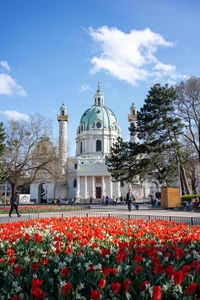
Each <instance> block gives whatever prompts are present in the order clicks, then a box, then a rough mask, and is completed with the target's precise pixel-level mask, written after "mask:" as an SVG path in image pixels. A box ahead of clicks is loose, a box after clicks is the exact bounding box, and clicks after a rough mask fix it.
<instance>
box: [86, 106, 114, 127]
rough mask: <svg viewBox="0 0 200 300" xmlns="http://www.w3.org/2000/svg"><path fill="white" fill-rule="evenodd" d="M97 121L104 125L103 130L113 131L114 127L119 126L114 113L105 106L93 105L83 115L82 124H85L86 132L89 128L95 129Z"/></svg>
mask: <svg viewBox="0 0 200 300" xmlns="http://www.w3.org/2000/svg"><path fill="white" fill-rule="evenodd" d="M96 121H100V122H101V123H102V126H101V128H102V127H104V128H107V129H113V128H112V127H113V126H114V125H116V124H118V122H117V118H116V116H115V114H114V112H113V111H112V110H111V109H109V108H108V107H106V106H104V105H99V106H98V105H93V106H92V107H91V108H89V109H87V110H86V111H85V112H84V114H83V115H82V117H81V120H80V123H81V124H84V130H88V129H89V128H95V123H96Z"/></svg>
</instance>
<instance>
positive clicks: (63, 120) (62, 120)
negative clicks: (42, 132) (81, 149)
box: [57, 103, 69, 175]
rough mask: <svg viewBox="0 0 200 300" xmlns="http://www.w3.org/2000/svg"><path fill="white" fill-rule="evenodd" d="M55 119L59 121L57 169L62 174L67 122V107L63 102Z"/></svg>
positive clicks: (65, 152)
mask: <svg viewBox="0 0 200 300" xmlns="http://www.w3.org/2000/svg"><path fill="white" fill-rule="evenodd" d="M57 120H58V122H59V153H58V155H59V170H60V172H61V174H62V175H63V174H64V173H65V165H66V161H67V122H69V115H68V114H67V107H66V106H65V104H64V103H63V104H62V105H61V107H60V114H59V115H57Z"/></svg>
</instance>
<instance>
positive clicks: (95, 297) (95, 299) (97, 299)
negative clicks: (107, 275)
mask: <svg viewBox="0 0 200 300" xmlns="http://www.w3.org/2000/svg"><path fill="white" fill-rule="evenodd" d="M100 295H101V291H91V296H92V300H100Z"/></svg>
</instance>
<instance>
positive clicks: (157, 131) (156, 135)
mask: <svg viewBox="0 0 200 300" xmlns="http://www.w3.org/2000/svg"><path fill="white" fill-rule="evenodd" d="M175 99H176V92H175V89H174V88H173V87H168V85H165V86H161V85H160V84H155V85H154V86H153V87H152V88H151V89H150V91H149V93H148V95H147V97H146V99H145V103H144V105H143V107H142V108H141V110H140V111H139V112H138V115H137V128H136V126H135V125H133V124H132V126H131V127H130V128H129V130H130V133H131V135H135V134H136V133H137V135H138V139H139V142H138V143H133V142H123V141H120V143H119V142H117V143H118V144H117V145H114V146H113V147H112V148H111V154H110V156H108V157H107V158H106V164H107V166H108V169H109V171H110V172H111V174H112V176H113V177H115V178H117V179H118V180H121V181H123V180H125V181H129V180H132V179H134V178H136V177H137V176H138V175H139V176H140V179H142V178H144V176H145V175H146V174H154V175H155V176H156V177H157V179H158V180H159V182H160V183H166V184H167V185H170V184H171V183H172V182H173V181H174V180H175V178H176V176H177V173H178V161H179V162H180V153H181V151H180V145H179V143H178V136H179V135H180V133H181V129H182V126H183V125H182V124H181V122H180V119H179V118H178V117H174V109H175V108H174V105H173V104H174V101H175ZM118 148H119V150H118ZM119 167H120V168H119Z"/></svg>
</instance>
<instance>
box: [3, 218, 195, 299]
mask: <svg viewBox="0 0 200 300" xmlns="http://www.w3.org/2000/svg"><path fill="white" fill-rule="evenodd" d="M0 299H11V300H20V299H24V300H27V299H38V300H39V299H92V300H98V299H105V300H107V299H153V300H160V299H171V300H172V299H193V300H194V299H195V300H199V299H200V226H189V225H186V224H178V223H176V222H168V221H163V220H156V221H155V220H153V221H143V220H133V219H128V220H123V219H115V218H104V217H102V218H95V217H84V218H78V217H73V218H51V219H41V220H29V221H19V222H15V223H9V224H1V225H0Z"/></svg>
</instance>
